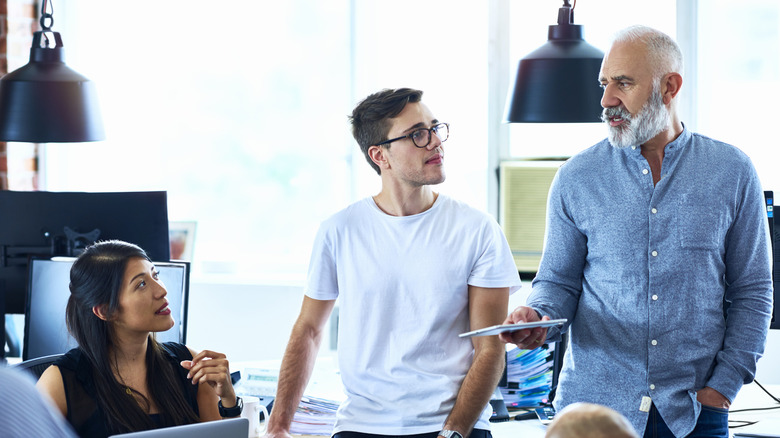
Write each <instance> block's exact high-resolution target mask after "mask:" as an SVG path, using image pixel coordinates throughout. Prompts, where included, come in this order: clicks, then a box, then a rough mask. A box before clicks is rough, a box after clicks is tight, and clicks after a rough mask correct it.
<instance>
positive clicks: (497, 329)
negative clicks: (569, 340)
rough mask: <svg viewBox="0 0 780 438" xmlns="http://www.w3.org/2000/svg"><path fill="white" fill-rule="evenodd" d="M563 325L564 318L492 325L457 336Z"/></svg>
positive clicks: (487, 334) (494, 333)
mask: <svg viewBox="0 0 780 438" xmlns="http://www.w3.org/2000/svg"><path fill="white" fill-rule="evenodd" d="M565 323H566V319H565V318H564V319H549V320H547V321H536V322H521V323H518V324H504V325H494V326H492V327H485V328H481V329H479V330H474V331H470V332H466V333H461V334H460V335H458V336H460V337H461V338H467V337H471V336H490V335H497V334H499V333H504V332H515V331H517V330H523V329H532V328H537V327H554V326H560V325H563V324H565Z"/></svg>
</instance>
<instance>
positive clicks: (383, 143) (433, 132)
mask: <svg viewBox="0 0 780 438" xmlns="http://www.w3.org/2000/svg"><path fill="white" fill-rule="evenodd" d="M441 125H444V126H446V127H447V138H450V124H449V123H445V122H441V123H437V124H435V125H433V126H431V127H430V128H418V129H415V130H414V131H412V132H410V133H408V134H406V135H402V136H400V137H396V138H391V139H390V140H385V141H383V142H382V143H377V144H376V146H383V145H386V144H390V143H392V142H394V141H398V140H403V139H405V138H408V139H410V140H412V144H413V145H414V146H415V147H416V148H419V149H422V148H427V147H428V146H430V144H431V140H432V139H433V136H434V135H435V136H436V137H439V134H437V133H436V132H435V131H434V129H437V128H438V127H439V126H441ZM418 131H428V143H426V144H425V145H423V146H419V145H418V144H417V143H415V142H414V138H412V136H413V135H414V133H415V132H418ZM447 138H445V139H443V140H442V138H441V137H439V140H441V142H442V143H444V142H445V141H447Z"/></svg>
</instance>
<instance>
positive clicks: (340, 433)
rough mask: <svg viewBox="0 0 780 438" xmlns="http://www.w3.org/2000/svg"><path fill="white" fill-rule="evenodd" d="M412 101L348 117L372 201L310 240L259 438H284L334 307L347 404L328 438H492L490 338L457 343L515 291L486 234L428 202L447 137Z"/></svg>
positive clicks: (397, 98) (498, 243) (500, 357)
mask: <svg viewBox="0 0 780 438" xmlns="http://www.w3.org/2000/svg"><path fill="white" fill-rule="evenodd" d="M421 97H422V92H421V91H418V90H412V89H408V88H402V89H397V90H383V91H380V92H378V93H375V94H372V95H370V96H368V97H367V98H366V99H365V100H364V101H362V102H361V103H360V104H359V105H358V106H357V107H356V108H355V109H354V111H353V113H352V116H351V121H352V128H353V135H354V137H355V139H356V140H357V142H358V144H359V145H360V148H361V150H362V151H363V153H364V154H365V157H366V159H367V160H368V162H369V164H370V165H371V166H372V167H373V168H374V170H376V172H377V173H378V174H379V176H380V177H381V179H382V189H381V191H380V192H379V193H378V194H377V195H375V196H373V197H368V198H366V199H363V200H361V201H358V202H356V203H354V204H352V205H350V206H349V207H347V208H346V209H344V210H342V211H341V212H339V213H337V214H335V215H334V216H332V217H331V218H329V219H328V220H326V221H325V222H323V224H322V226H321V227H320V230H319V233H318V234H317V237H316V239H315V243H314V249H313V252H312V258H311V263H310V266H309V278H308V282H307V286H306V290H305V295H306V296H305V297H304V301H303V305H302V308H301V313H300V316H299V318H298V320H297V322H296V323H295V326H294V328H293V332H292V335H291V337H290V342H289V344H288V346H287V351H286V352H285V355H284V359H283V362H282V368H281V371H280V374H279V385H278V389H277V393H276V400H275V402H274V409H273V411H272V415H271V418H270V419H269V424H268V435H270V436H273V437H288V436H289V430H290V424H291V422H292V419H293V415H294V413H295V410H296V408H297V406H298V403H299V400H300V398H301V396H302V394H303V390H304V388H305V386H306V383H307V381H308V378H309V376H310V375H311V371H312V368H313V366H314V361H315V357H316V355H317V350H318V348H319V343H320V340H321V337H322V330H323V327H324V325H325V323H326V321H327V320H328V317H329V315H330V313H331V310H332V309H333V306H334V304H335V300H336V298H338V299H339V371H340V374H341V378H342V382H343V384H344V388H345V391H346V395H347V397H346V401H345V402H344V403H342V405H341V407H340V408H339V411H338V414H337V420H336V426H335V430H334V433H335V437H337V438H356V437H367V436H372V437H376V436H377V435H379V436H383V435H384V436H389V435H392V436H411V435H414V436H417V437H421V438H422V437H426V438H436V437H437V436H443V437H445V438H450V437H454V438H458V437H461V438H463V437H468V436H472V437H475V438H477V437H479V438H485V437H490V432H489V423H488V419H489V418H490V415H491V413H492V409H491V408H490V405H489V403H488V401H489V400H490V396H491V394H492V393H493V390H494V388H495V387H496V384H497V382H498V380H499V378H500V376H501V374H502V371H503V368H504V354H505V349H504V347H503V344H502V343H501V342H500V341H499V340H498V338H497V337H495V336H485V337H475V338H471V339H469V338H460V337H458V334H459V333H462V332H465V331H468V330H473V329H477V328H482V327H487V326H491V325H495V324H499V323H500V322H501V321H502V320H503V319H504V318H505V317H506V312H507V301H508V297H509V293H510V292H514V291H515V290H516V289H518V288H519V287H520V279H519V277H518V274H517V268H516V267H515V264H514V261H513V259H512V256H511V252H510V250H509V246H508V244H507V242H506V239H505V238H504V235H503V233H502V232H501V229H500V228H499V227H498V225H497V224H496V222H495V220H493V219H492V218H491V217H490V216H488V215H487V214H485V213H483V212H480V211H478V210H476V209H474V208H472V207H469V206H467V205H465V204H463V203H460V202H458V201H455V200H453V199H451V198H449V197H447V196H445V195H441V194H439V193H436V192H434V191H433V189H432V188H431V186H432V185H434V184H439V183H441V182H442V181H444V178H445V175H444V148H443V143H444V142H445V141H446V140H447V138H448V137H449V125H448V124H446V123H442V122H440V121H439V120H437V119H436V118H435V117H434V116H433V114H432V113H431V111H430V110H429V109H428V107H427V106H425V105H424V104H422V103H421V102H420V99H421Z"/></svg>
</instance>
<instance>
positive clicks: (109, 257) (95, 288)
mask: <svg viewBox="0 0 780 438" xmlns="http://www.w3.org/2000/svg"><path fill="white" fill-rule="evenodd" d="M166 295H167V291H166V289H165V286H164V285H163V284H162V282H161V281H160V279H159V274H158V272H157V270H156V268H155V267H154V264H153V263H152V261H151V259H150V258H149V256H148V255H147V254H146V252H145V251H144V250H143V249H141V248H140V247H138V246H136V245H133V244H132V243H127V242H122V241H119V240H109V241H103V242H98V243H95V244H93V245H91V246H89V247H87V249H86V250H84V252H83V253H82V254H81V255H80V256H79V257H78V259H76V261H75V262H74V263H73V266H72V267H71V270H70V298H69V299H68V305H67V308H66V318H67V323H68V330H69V331H70V332H71V334H72V335H73V337H74V338H75V339H76V341H77V342H78V343H79V345H80V346H83V347H86V348H89V347H88V346H91V345H100V346H111V345H114V344H115V343H116V340H117V336H148V335H149V333H152V332H160V331H165V330H168V329H170V328H171V327H173V324H174V321H173V318H172V316H171V311H170V309H168V300H167V299H166ZM87 353H88V354H89V351H87Z"/></svg>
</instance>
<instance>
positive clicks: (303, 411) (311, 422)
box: [290, 395, 339, 435]
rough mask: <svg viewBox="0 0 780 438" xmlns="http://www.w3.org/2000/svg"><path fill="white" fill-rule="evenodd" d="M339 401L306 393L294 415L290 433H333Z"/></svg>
mask: <svg viewBox="0 0 780 438" xmlns="http://www.w3.org/2000/svg"><path fill="white" fill-rule="evenodd" d="M338 408H339V402H337V401H335V400H329V399H326V398H318V397H313V396H310V395H304V396H303V397H302V398H301V403H300V404H299V405H298V410H297V411H296V412H295V416H294V417H293V422H292V425H291V426H290V433H291V434H295V435H331V434H332V433H333V425H334V424H336V410H337V409H338Z"/></svg>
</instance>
